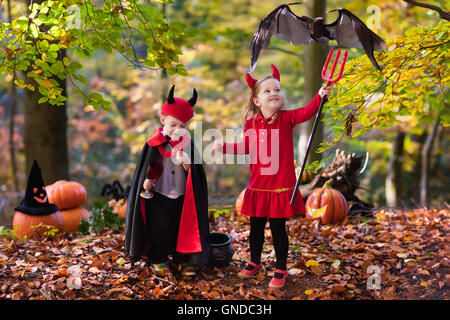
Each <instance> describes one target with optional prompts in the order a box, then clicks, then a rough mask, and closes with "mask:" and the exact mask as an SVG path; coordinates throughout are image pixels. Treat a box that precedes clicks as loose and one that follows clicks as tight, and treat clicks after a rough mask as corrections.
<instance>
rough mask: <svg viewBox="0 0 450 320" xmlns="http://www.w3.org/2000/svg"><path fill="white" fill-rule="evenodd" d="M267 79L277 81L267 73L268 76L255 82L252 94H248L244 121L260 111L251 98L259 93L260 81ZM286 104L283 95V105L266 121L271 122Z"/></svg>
mask: <svg viewBox="0 0 450 320" xmlns="http://www.w3.org/2000/svg"><path fill="white" fill-rule="evenodd" d="M269 79H275V80H277V81H278V79H277V78H275V77H274V76H272V75H269V76H266V77H263V78H261V79H259V80H258V81H256V82H255V85H254V87H253V94H252V95H251V96H250V99H249V101H248V104H247V106H246V107H245V109H244V123H245V121H247V120H248V119H251V118H254V117H256V116H257V115H258V113H259V112H261V110H260V108H259V107H258V106H257V105H256V104H255V102H254V101H253V98H254V97H256V95H257V94H258V93H259V87H260V85H261V83H263V82H264V81H266V80H269ZM286 106H287V100H286V97H285V96H284V95H283V105H282V106H281V108H280V109H279V110H278V111H277V112H276V113H275V115H274V116H273V117H272V120H271V121H270V122H268V123H269V124H272V123H273V122H274V121H275V120H276V119H277V118H278V115H279V114H280V111H281V110H284V109H286Z"/></svg>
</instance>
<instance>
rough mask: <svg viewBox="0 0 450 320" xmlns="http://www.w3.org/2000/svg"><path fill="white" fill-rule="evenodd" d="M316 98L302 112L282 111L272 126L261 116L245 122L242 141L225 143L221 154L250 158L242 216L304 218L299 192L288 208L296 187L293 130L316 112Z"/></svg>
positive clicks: (317, 104) (303, 207) (296, 110)
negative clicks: (295, 215)
mask: <svg viewBox="0 0 450 320" xmlns="http://www.w3.org/2000/svg"><path fill="white" fill-rule="evenodd" d="M320 101H321V98H320V96H319V94H317V95H316V96H315V97H314V98H313V100H312V101H311V102H310V103H309V104H308V105H307V106H306V107H304V108H298V109H294V110H281V111H280V113H279V115H278V118H277V119H275V121H274V122H273V123H272V124H268V122H269V121H270V120H271V119H266V120H264V118H263V116H262V114H261V113H259V114H258V115H257V116H255V117H253V118H251V119H248V120H246V122H245V125H244V139H243V141H242V142H240V143H224V147H223V149H222V152H223V153H234V154H249V155H250V182H249V185H248V188H247V190H246V192H245V195H244V202H243V204H242V209H241V212H242V213H244V214H246V215H248V216H250V217H270V218H287V217H291V216H293V215H294V214H305V212H306V210H305V204H304V202H303V199H302V197H301V194H300V191H297V192H298V193H297V195H296V197H295V202H294V204H293V205H292V206H291V204H290V200H291V195H292V192H293V190H294V187H295V183H296V176H295V167H294V143H293V128H294V127H295V126H296V125H297V124H299V123H301V122H304V121H307V120H309V119H310V118H311V117H312V116H313V115H314V114H315V113H316V112H317V110H318V109H319V105H320Z"/></svg>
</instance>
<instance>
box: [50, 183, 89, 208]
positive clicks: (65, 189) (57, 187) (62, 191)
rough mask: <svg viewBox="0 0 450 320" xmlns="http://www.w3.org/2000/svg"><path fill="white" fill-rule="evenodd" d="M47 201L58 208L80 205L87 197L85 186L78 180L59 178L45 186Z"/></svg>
mask: <svg viewBox="0 0 450 320" xmlns="http://www.w3.org/2000/svg"><path fill="white" fill-rule="evenodd" d="M45 189H46V191H47V194H48V201H49V202H50V203H54V204H56V206H57V207H58V208H59V209H60V210H64V209H73V208H77V207H80V206H81V205H83V203H84V202H85V201H86V199H87V192H86V188H85V187H84V186H83V185H82V184H81V183H78V182H75V181H66V180H59V181H56V182H55V183H54V184H51V185H49V186H47V187H45Z"/></svg>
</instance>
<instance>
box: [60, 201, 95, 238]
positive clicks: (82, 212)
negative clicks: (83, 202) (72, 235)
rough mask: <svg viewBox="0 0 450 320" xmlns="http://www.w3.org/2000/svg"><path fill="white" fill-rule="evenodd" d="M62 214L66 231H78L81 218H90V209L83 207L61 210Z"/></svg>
mask: <svg viewBox="0 0 450 320" xmlns="http://www.w3.org/2000/svg"><path fill="white" fill-rule="evenodd" d="M61 215H62V217H63V219H64V232H77V231H78V226H79V225H80V222H81V220H87V219H89V211H87V210H86V209H84V208H81V207H78V208H73V209H67V210H61Z"/></svg>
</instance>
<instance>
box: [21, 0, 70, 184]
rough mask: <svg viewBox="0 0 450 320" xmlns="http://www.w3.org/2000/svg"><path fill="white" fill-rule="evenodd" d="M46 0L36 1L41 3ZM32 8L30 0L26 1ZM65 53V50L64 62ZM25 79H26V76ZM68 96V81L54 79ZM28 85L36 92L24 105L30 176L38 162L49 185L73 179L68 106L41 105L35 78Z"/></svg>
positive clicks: (26, 99)
mask: <svg viewBox="0 0 450 320" xmlns="http://www.w3.org/2000/svg"><path fill="white" fill-rule="evenodd" d="M42 1H43V0H38V1H34V2H35V3H41V2H42ZM26 2H27V4H28V5H29V4H30V0H27V1H26ZM64 56H65V50H61V56H60V57H58V58H59V59H62V58H63V57H64ZM27 72H28V71H27ZM27 72H25V73H24V77H26V76H25V75H26V73H27ZM54 79H55V80H56V81H57V82H58V83H59V85H60V86H61V88H63V91H62V94H63V95H65V96H67V90H66V80H60V79H59V78H58V77H55V78H54ZM25 82H26V83H28V84H32V85H33V86H35V88H36V89H35V90H34V91H30V90H25V103H24V116H25V127H24V143H25V159H26V175H28V173H29V172H30V169H31V166H32V164H33V160H34V159H36V160H37V162H38V163H39V166H40V167H41V169H42V177H43V179H44V182H45V184H51V183H53V182H55V181H56V180H61V179H66V180H67V179H69V156H68V146H67V112H66V104H64V105H62V106H52V105H51V104H49V103H48V102H45V103H41V104H39V103H38V100H39V99H40V98H41V94H40V93H39V90H38V85H37V84H36V83H35V81H34V80H33V79H32V78H26V80H25Z"/></svg>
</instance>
